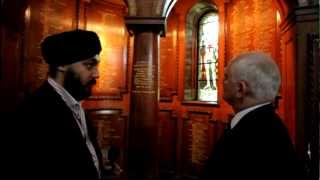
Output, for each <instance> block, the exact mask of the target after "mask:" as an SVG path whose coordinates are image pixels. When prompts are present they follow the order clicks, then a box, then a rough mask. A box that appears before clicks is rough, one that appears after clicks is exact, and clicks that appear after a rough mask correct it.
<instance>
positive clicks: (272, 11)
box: [227, 0, 276, 59]
mask: <svg viewBox="0 0 320 180" xmlns="http://www.w3.org/2000/svg"><path fill="white" fill-rule="evenodd" d="M228 22H229V26H228V31H229V33H230V35H229V39H228V43H229V45H228V47H229V49H228V56H227V57H228V59H230V58H232V57H234V56H236V55H237V54H239V53H241V52H245V51H250V50H259V51H264V52H266V53H269V54H271V55H272V56H273V57H275V54H274V52H275V40H276V28H275V27H276V8H275V5H274V3H273V1H259V0H238V1H232V2H231V3H230V4H229V6H228Z"/></svg>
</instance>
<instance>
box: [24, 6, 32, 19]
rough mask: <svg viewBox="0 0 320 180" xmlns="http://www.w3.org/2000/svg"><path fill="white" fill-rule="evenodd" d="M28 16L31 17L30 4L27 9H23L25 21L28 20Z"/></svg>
mask: <svg viewBox="0 0 320 180" xmlns="http://www.w3.org/2000/svg"><path fill="white" fill-rule="evenodd" d="M30 18H31V10H30V6H28V7H27V9H26V10H25V11H24V20H25V22H29V21H30Z"/></svg>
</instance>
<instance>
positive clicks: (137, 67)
mask: <svg viewBox="0 0 320 180" xmlns="http://www.w3.org/2000/svg"><path fill="white" fill-rule="evenodd" d="M155 70H156V66H155V65H149V63H148V62H146V61H137V62H136V63H135V64H134V65H133V90H132V92H133V93H140V94H155V93H156V91H155V89H154V87H155V81H154V75H155Z"/></svg>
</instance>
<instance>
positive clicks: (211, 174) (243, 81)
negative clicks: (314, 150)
mask: <svg viewBox="0 0 320 180" xmlns="http://www.w3.org/2000/svg"><path fill="white" fill-rule="evenodd" d="M280 79H281V78H280V72H279V69H278V67H277V65H276V63H275V62H274V60H273V59H272V58H271V57H270V56H268V55H266V54H263V53H260V52H249V53H244V54H241V55H239V56H238V57H236V58H234V59H233V60H232V61H231V62H230V64H229V65H228V66H227V68H226V69H225V76H224V81H223V88H224V94H223V98H224V100H225V101H227V102H228V103H229V104H230V105H231V106H232V108H233V110H234V112H235V116H234V117H233V119H232V120H231V124H230V125H231V127H230V130H227V131H226V132H225V133H224V134H223V136H222V137H221V139H220V140H219V141H218V142H217V144H216V145H215V147H214V150H213V153H212V155H211V157H210V158H209V160H208V164H207V166H206V169H205V173H204V177H203V179H212V180H231V179H232V180H235V179H245V180H261V179H263V180H264V179H266V180H276V179H279V180H292V179H299V178H301V175H302V174H301V169H299V167H298V162H297V158H296V155H295V152H294V147H293V145H292V143H291V139H290V137H289V135H288V132H287V129H286V127H285V126H284V124H283V123H282V121H281V119H280V118H279V116H278V115H277V114H276V113H275V110H274V107H273V102H274V100H275V98H276V96H277V94H278V90H279V86H280Z"/></svg>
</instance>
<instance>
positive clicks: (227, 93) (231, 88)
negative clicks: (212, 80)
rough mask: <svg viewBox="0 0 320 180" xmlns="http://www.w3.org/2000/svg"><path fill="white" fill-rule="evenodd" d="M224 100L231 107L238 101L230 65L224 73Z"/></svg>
mask: <svg viewBox="0 0 320 180" xmlns="http://www.w3.org/2000/svg"><path fill="white" fill-rule="evenodd" d="M223 99H224V100H225V101H227V102H228V103H229V104H230V105H232V104H234V101H235V100H236V83H235V82H234V81H233V78H232V73H231V65H228V66H227V68H226V69H225V72H224V79H223Z"/></svg>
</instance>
